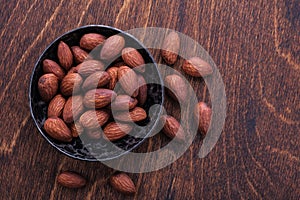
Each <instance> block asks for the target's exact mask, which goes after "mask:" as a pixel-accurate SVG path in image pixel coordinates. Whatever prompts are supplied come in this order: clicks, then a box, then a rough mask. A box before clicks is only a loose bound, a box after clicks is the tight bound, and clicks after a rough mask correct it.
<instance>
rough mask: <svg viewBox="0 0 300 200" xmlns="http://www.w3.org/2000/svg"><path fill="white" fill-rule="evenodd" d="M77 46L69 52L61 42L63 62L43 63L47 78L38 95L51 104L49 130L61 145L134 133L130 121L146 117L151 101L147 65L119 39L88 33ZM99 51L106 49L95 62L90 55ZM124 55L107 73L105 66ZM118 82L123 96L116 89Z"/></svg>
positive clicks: (112, 139)
mask: <svg viewBox="0 0 300 200" xmlns="http://www.w3.org/2000/svg"><path fill="white" fill-rule="evenodd" d="M78 44H79V46H72V47H70V46H68V44H66V43H65V42H63V41H60V43H59V45H58V48H57V58H58V61H59V63H57V62H55V61H53V60H50V59H45V60H44V61H43V71H44V73H45V74H44V75H42V76H41V77H40V78H39V81H38V90H39V93H40V96H41V98H42V100H43V101H45V102H47V103H49V104H48V118H47V120H46V121H45V123H44V129H45V131H46V132H47V133H48V135H49V136H51V137H52V138H54V139H56V140H58V141H61V142H71V141H72V139H73V138H74V137H78V136H80V135H81V134H83V133H84V134H87V136H88V137H90V138H91V139H100V138H105V139H108V140H110V141H115V140H118V139H121V138H123V137H124V136H126V135H127V134H128V133H129V132H130V131H131V130H132V124H130V122H132V121H133V122H139V121H142V120H145V119H146V118H147V113H146V111H145V110H144V109H143V108H142V106H143V104H144V103H145V101H146V99H147V85H145V83H146V82H145V79H144V77H143V75H142V73H143V72H145V67H144V65H145V61H144V59H143V57H142V55H141V54H140V53H139V52H138V51H137V50H136V49H134V48H132V47H125V39H124V38H123V37H122V36H120V35H113V36H110V37H108V38H105V37H104V36H102V35H100V34H97V33H88V34H85V35H83V36H82V37H81V39H80V41H79V43H78ZM95 48H101V50H100V52H99V55H96V56H94V57H92V56H91V54H90V51H91V50H93V49H95ZM120 55H121V57H122V60H121V59H119V60H120V61H119V62H115V63H113V64H112V65H111V66H109V67H108V68H107V69H105V68H106V66H105V63H108V62H114V59H116V58H117V57H120ZM118 80H119V83H120V85H121V87H122V88H121V89H120V91H116V90H114V89H115V87H116V83H117V82H118ZM137 86H140V87H137ZM112 108H113V109H114V111H116V112H115V113H114V118H112V117H111V109H112ZM128 110H129V112H128ZM102 130H103V133H102Z"/></svg>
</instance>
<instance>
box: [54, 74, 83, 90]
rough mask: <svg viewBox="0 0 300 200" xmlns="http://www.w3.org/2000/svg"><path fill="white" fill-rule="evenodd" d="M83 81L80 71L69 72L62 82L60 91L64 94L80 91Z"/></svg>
mask: <svg viewBox="0 0 300 200" xmlns="http://www.w3.org/2000/svg"><path fill="white" fill-rule="evenodd" d="M82 82H83V79H82V77H81V76H80V75H79V74H78V73H71V74H67V75H66V76H65V77H64V79H63V80H62V81H61V84H60V91H61V93H62V94H63V95H64V96H70V95H72V94H77V93H79V92H80V86H81V84H82Z"/></svg>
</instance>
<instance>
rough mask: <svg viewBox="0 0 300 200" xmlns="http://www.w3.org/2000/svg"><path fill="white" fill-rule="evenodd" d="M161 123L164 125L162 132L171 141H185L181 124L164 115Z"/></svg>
mask: <svg viewBox="0 0 300 200" xmlns="http://www.w3.org/2000/svg"><path fill="white" fill-rule="evenodd" d="M160 120H161V123H163V124H164V126H163V129H162V132H163V133H164V134H165V135H166V136H168V137H169V138H171V139H176V141H179V142H181V141H184V139H185V134H184V130H183V129H182V127H181V125H180V123H179V122H178V121H177V120H176V119H175V118H174V117H172V116H170V115H162V116H161V118H160Z"/></svg>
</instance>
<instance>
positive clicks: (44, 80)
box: [38, 74, 58, 102]
mask: <svg viewBox="0 0 300 200" xmlns="http://www.w3.org/2000/svg"><path fill="white" fill-rule="evenodd" d="M38 90H39V93H40V95H41V98H42V100H43V101H45V102H49V101H50V100H51V99H52V98H53V97H54V96H55V95H56V93H57V90H58V78H57V76H55V75H54V74H44V75H43V76H41V77H40V78H39V82H38Z"/></svg>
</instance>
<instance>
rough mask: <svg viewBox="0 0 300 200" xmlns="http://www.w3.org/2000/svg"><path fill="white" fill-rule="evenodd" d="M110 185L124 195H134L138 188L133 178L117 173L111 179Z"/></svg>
mask: <svg viewBox="0 0 300 200" xmlns="http://www.w3.org/2000/svg"><path fill="white" fill-rule="evenodd" d="M109 182H110V185H111V186H112V187H113V188H114V189H115V190H117V191H119V192H121V193H123V194H127V195H129V194H134V193H136V188H135V185H134V183H133V181H132V180H131V178H130V177H129V176H128V175H127V174H125V173H117V174H114V175H112V176H111V177H110V179H109Z"/></svg>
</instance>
